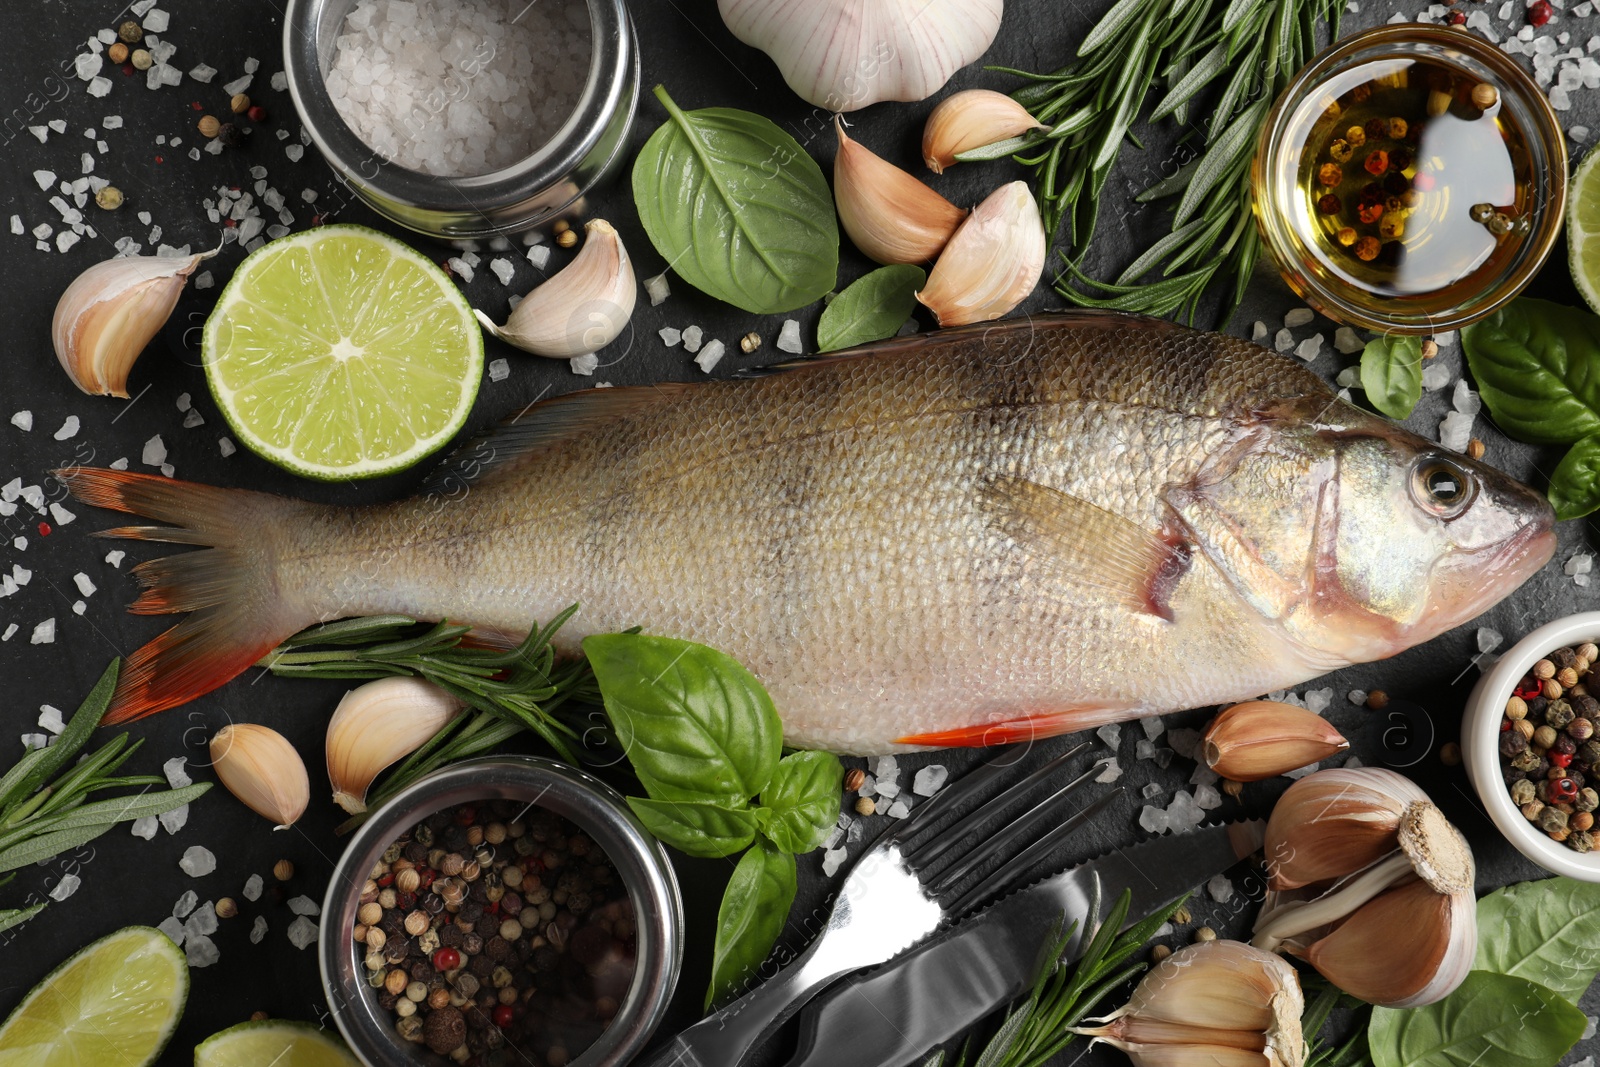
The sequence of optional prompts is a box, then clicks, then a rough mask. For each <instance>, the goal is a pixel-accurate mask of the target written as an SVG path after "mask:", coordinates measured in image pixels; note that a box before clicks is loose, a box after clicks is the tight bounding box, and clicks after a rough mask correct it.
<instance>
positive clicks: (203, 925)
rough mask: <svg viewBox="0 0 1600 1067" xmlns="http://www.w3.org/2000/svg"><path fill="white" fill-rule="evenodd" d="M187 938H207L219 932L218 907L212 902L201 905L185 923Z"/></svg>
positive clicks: (184, 928)
mask: <svg viewBox="0 0 1600 1067" xmlns="http://www.w3.org/2000/svg"><path fill="white" fill-rule="evenodd" d="M183 932H184V935H185V936H187V937H205V936H208V935H210V934H214V933H216V932H217V906H216V905H215V904H213V903H211V901H209V900H208V901H206V902H205V903H204V904H202V905H200V906H199V907H198V908H196V909H195V910H194V911H193V912H191V913H190V915H189V917H188V918H187V919H185V920H184V921H183Z"/></svg>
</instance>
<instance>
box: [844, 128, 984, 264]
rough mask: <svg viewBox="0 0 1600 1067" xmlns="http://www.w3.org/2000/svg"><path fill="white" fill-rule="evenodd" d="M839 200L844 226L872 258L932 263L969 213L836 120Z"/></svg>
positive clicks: (892, 261) (858, 245)
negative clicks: (858, 140) (845, 128)
mask: <svg viewBox="0 0 1600 1067" xmlns="http://www.w3.org/2000/svg"><path fill="white" fill-rule="evenodd" d="M833 128H834V132H835V133H837V134H838V136H839V152H838V154H837V155H835V156H834V157H833V201H834V205H835V206H836V207H837V208H838V210H839V224H840V225H841V226H842V227H844V232H845V233H846V234H847V235H848V236H849V238H850V240H851V241H852V242H854V243H855V246H856V247H857V248H859V249H861V251H862V252H863V253H865V255H866V256H867V258H868V259H871V260H873V261H874V262H877V263H882V264H884V265H885V266H887V265H889V264H890V263H926V262H928V261H929V260H931V259H933V258H934V257H935V256H937V255H938V254H939V252H940V250H941V249H943V248H944V246H945V244H946V243H948V242H949V240H950V236H951V235H952V234H954V233H955V232H956V228H957V227H959V226H960V225H961V220H962V219H964V218H966V217H967V213H966V212H965V211H963V210H962V209H961V208H958V207H956V206H955V205H954V204H952V203H951V202H950V201H948V200H946V199H945V198H944V197H942V196H940V195H939V194H938V193H936V192H934V191H933V190H932V189H930V188H928V187H927V186H926V185H923V184H922V183H921V182H920V181H918V180H917V179H916V178H915V177H913V176H912V175H910V174H907V173H906V172H905V171H903V170H901V169H900V168H899V167H897V166H895V165H894V164H893V163H890V162H889V161H888V160H886V159H884V158H882V157H881V156H879V155H877V154H876V153H874V152H873V151H872V150H871V149H869V148H867V147H865V146H864V145H862V144H860V143H858V142H856V141H853V140H851V139H850V137H849V135H848V134H846V133H845V132H844V123H843V122H842V121H840V120H839V119H837V118H836V119H834V123H833Z"/></svg>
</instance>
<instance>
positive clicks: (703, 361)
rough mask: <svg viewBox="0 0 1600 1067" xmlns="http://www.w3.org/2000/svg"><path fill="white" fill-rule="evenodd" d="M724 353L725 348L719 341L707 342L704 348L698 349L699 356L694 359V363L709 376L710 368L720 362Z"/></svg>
mask: <svg viewBox="0 0 1600 1067" xmlns="http://www.w3.org/2000/svg"><path fill="white" fill-rule="evenodd" d="M726 351H727V348H726V346H724V345H723V343H722V342H721V341H717V340H711V341H707V342H706V344H705V347H703V348H701V349H700V353H699V355H697V356H695V357H694V361H695V363H696V365H698V366H699V368H700V369H701V370H703V371H705V372H706V373H707V374H710V373H711V371H712V368H714V367H715V366H716V365H717V364H718V363H720V362H722V356H723V353H724V352H726Z"/></svg>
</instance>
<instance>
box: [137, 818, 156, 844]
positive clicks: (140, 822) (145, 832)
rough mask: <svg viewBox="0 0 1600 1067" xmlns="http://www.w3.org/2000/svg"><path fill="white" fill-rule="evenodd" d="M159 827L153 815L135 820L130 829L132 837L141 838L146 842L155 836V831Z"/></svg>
mask: <svg viewBox="0 0 1600 1067" xmlns="http://www.w3.org/2000/svg"><path fill="white" fill-rule="evenodd" d="M160 826H161V824H160V823H158V822H157V821H156V817H155V816H154V815H146V816H144V817H143V818H139V819H135V820H133V827H132V829H133V836H134V837H142V838H144V839H145V840H146V841H148V840H150V839H151V838H153V837H155V836H156V830H157V829H159V828H160Z"/></svg>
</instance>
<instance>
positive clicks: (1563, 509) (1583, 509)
mask: <svg viewBox="0 0 1600 1067" xmlns="http://www.w3.org/2000/svg"><path fill="white" fill-rule="evenodd" d="M1548 495H1549V497H1550V503H1551V504H1552V505H1553V506H1554V507H1555V509H1556V518H1557V519H1581V518H1583V517H1584V516H1585V515H1587V514H1589V513H1590V512H1591V511H1593V510H1594V509H1595V508H1600V434H1596V435H1594V436H1592V437H1585V438H1584V439H1583V440H1581V441H1579V442H1578V443H1577V444H1575V445H1573V446H1572V447H1571V448H1569V449H1567V454H1566V455H1565V456H1562V457H1561V462H1560V463H1558V464H1556V469H1555V472H1554V473H1553V474H1551V475H1550V488H1549V490H1548Z"/></svg>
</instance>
